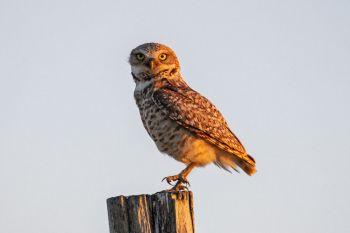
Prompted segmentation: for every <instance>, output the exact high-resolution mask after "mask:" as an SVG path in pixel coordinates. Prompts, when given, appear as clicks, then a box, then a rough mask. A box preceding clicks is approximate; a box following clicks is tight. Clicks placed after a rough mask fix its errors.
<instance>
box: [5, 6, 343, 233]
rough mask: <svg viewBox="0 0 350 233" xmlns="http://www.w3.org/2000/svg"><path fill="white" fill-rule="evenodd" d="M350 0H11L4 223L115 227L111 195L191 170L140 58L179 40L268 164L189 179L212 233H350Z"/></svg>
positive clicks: (200, 82) (67, 231) (193, 81)
mask: <svg viewBox="0 0 350 233" xmlns="http://www.w3.org/2000/svg"><path fill="white" fill-rule="evenodd" d="M349 12H350V1H345V0H344V1H305V0H303V1H298V0H297V1H278V0H275V1H255V0H252V1H246V0H244V1H243V0H242V1H220V0H218V1H215V4H214V3H213V1H139V2H136V1H135V2H134V1H111V0H110V1H107V0H101V1H82V0H69V1H68V0H60V1H44V0H42V1H39V0H32V1H24V0H23V1H19V0H0V33H1V36H0V232H4V233H5V232H6V233H15V232H27V233H38V232H50V233H63V232H64V233H80V232H81V233H83V232H84V233H96V232H105V233H107V232H108V221H107V210H106V204H105V199H106V198H109V197H111V196H117V195H120V194H124V195H131V194H140V193H154V192H157V191H159V190H162V189H165V188H167V187H168V186H167V185H166V183H161V182H160V181H161V179H162V178H163V177H164V176H167V175H173V174H175V173H177V172H179V171H180V170H181V169H183V167H184V166H183V165H182V164H181V163H178V162H176V161H175V160H173V159H171V158H169V157H167V156H164V155H162V154H160V153H159V152H158V151H157V149H156V147H155V145H154V144H153V142H152V141H151V139H150V138H149V137H148V135H147V133H146V131H145V130H144V129H143V126H142V123H141V120H140V118H139V115H138V110H137V108H136V105H135V103H134V99H133V89H134V83H133V80H132V77H131V76H130V67H129V65H128V63H127V58H128V55H129V52H130V50H131V49H132V48H134V47H136V46H137V45H139V44H141V43H144V42H161V43H165V44H167V45H169V46H170V47H172V48H173V49H174V50H175V51H176V53H177V54H178V57H179V59H180V62H181V64H182V73H183V76H184V78H185V79H186V81H187V82H188V83H189V84H190V85H191V86H192V87H193V88H194V89H196V90H198V91H199V92H201V93H202V94H204V95H205V96H207V97H208V98H209V99H211V100H212V101H213V102H214V103H215V104H216V106H217V107H218V108H219V109H220V110H221V112H222V113H223V114H224V115H225V117H226V119H227V121H228V122H229V124H230V126H231V128H232V129H233V130H234V131H235V132H236V134H237V135H238V137H239V138H240V139H241V141H242V142H243V143H244V145H245V147H246V148H247V150H248V151H249V153H250V154H252V155H253V156H254V157H255V158H256V161H257V168H258V172H257V174H256V175H255V176H253V177H248V176H246V175H245V174H244V173H240V174H236V173H235V174H230V173H227V172H225V171H224V170H220V169H218V168H217V167H215V166H212V165H211V166H207V167H206V168H202V169H197V170H195V171H194V172H193V173H192V174H191V175H190V177H189V178H190V181H191V184H192V186H191V189H192V191H193V192H194V196H195V218H196V228H197V232H198V233H214V232H218V233H223V232H235V233H294V232H299V233H329V232H337V233H345V232H350V221H349V216H350V200H349V197H350V181H349V179H350V172H349V170H350V169H349V163H350V153H349V139H350V123H349V119H350V109H349V106H350V91H349V90H350V29H349V28H350V13H349Z"/></svg>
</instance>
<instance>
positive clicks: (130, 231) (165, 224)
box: [107, 191, 194, 233]
mask: <svg viewBox="0 0 350 233" xmlns="http://www.w3.org/2000/svg"><path fill="white" fill-rule="evenodd" d="M107 209H108V220H109V231H110V233H194V214H193V194H192V192H190V191H180V192H159V193H155V194H153V195H147V194H144V195H137V196H128V197H125V196H117V197H111V198H109V199H107Z"/></svg>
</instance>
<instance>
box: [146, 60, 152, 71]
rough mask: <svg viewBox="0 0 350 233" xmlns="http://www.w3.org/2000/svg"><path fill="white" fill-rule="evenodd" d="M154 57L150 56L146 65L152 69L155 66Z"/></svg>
mask: <svg viewBox="0 0 350 233" xmlns="http://www.w3.org/2000/svg"><path fill="white" fill-rule="evenodd" d="M153 60H154V59H153V58H150V59H148V61H147V62H146V63H145V65H146V66H147V67H148V68H150V69H151V70H153V68H154V61H153Z"/></svg>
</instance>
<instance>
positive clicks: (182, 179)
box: [162, 173, 191, 189]
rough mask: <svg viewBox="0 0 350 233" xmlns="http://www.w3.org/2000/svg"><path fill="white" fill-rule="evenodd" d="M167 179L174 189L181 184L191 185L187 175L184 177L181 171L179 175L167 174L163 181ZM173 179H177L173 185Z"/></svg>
mask: <svg viewBox="0 0 350 233" xmlns="http://www.w3.org/2000/svg"><path fill="white" fill-rule="evenodd" d="M164 180H166V182H168V184H170V185H172V186H174V187H173V189H174V188H175V187H180V186H183V185H185V187H187V186H191V185H190V182H189V181H188V180H187V178H186V177H184V176H183V175H182V174H181V173H180V174H179V175H175V176H167V177H164V178H163V179H162V181H164ZM173 181H177V182H176V184H175V185H173V184H172V183H171V182H173Z"/></svg>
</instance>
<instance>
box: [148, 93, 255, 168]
mask: <svg viewBox="0 0 350 233" xmlns="http://www.w3.org/2000/svg"><path fill="white" fill-rule="evenodd" d="M153 101H154V102H155V103H156V104H157V105H158V106H159V107H161V108H162V109H163V111H165V112H166V114H167V115H168V116H169V117H170V118H171V119H172V120H174V121H176V122H177V123H179V124H180V125H182V126H183V127H185V128H187V129H189V130H190V131H192V132H194V133H195V134H197V135H198V136H200V137H201V138H203V139H205V140H207V141H208V142H210V143H212V144H214V145H216V146H218V147H219V148H220V149H222V150H225V151H227V152H229V153H233V154H235V155H236V156H238V157H240V158H242V159H246V156H247V154H246V151H245V149H244V147H243V145H242V144H241V142H240V141H239V139H238V138H237V137H236V136H235V135H234V134H233V132H232V131H231V130H230V129H229V127H228V125H227V123H226V121H225V119H224V117H223V116H222V115H221V113H220V112H219V111H218V110H217V109H216V107H215V106H214V105H213V104H212V103H211V102H210V101H209V100H208V99H206V98H205V97H203V96H202V95H200V94H199V93H197V92H195V91H194V90H192V89H190V88H186V89H182V88H176V87H163V88H160V89H159V90H157V91H155V92H154V94H153ZM252 162H253V161H252Z"/></svg>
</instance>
